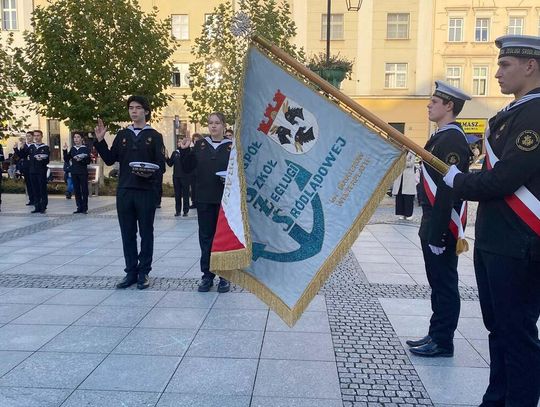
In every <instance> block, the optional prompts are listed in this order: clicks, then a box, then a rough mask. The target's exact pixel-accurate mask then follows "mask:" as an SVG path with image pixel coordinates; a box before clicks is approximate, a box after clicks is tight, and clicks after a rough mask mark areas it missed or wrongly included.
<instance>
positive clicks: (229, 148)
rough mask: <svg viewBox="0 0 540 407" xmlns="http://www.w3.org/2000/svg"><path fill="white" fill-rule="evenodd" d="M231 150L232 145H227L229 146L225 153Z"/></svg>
mask: <svg viewBox="0 0 540 407" xmlns="http://www.w3.org/2000/svg"><path fill="white" fill-rule="evenodd" d="M231 149H232V143H229V145H228V146H227V151H231Z"/></svg>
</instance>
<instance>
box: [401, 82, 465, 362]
mask: <svg viewBox="0 0 540 407" xmlns="http://www.w3.org/2000/svg"><path fill="white" fill-rule="evenodd" d="M435 87H436V88H435V92H434V93H433V96H432V97H431V99H430V102H429V104H428V115H429V120H430V121H432V122H434V123H436V124H437V131H435V133H433V134H432V135H431V137H430V139H429V140H428V142H427V144H426V146H425V147H424V148H425V149H426V150H428V151H430V152H431V153H432V154H433V155H435V156H436V157H437V158H439V159H441V160H442V161H444V162H446V163H447V164H449V165H452V164H455V165H457V166H458V167H459V168H460V169H461V170H462V171H463V172H467V171H468V170H469V159H470V155H471V150H470V148H469V145H468V143H467V138H466V137H465V133H464V132H463V130H462V128H461V126H460V125H459V123H457V122H456V117H457V116H458V115H459V113H460V112H461V110H462V109H463V105H464V104H465V101H466V100H470V99H471V98H470V97H469V96H468V95H466V94H465V93H463V92H462V91H461V90H459V89H457V88H455V87H453V86H450V85H448V84H446V83H443V82H441V81H435ZM418 200H419V202H420V205H421V206H422V221H421V223H420V230H419V232H418V234H419V236H420V241H421V243H422V253H423V255H424V264H425V269H426V274H427V278H428V282H429V285H430V287H431V310H432V315H431V319H430V322H429V331H428V334H427V335H426V336H425V337H424V338H421V339H419V340H409V341H407V345H409V346H410V347H411V348H410V351H411V353H414V354H415V355H419V356H426V357H451V356H453V355H454V331H455V330H456V328H457V324H458V319H459V311H460V299H459V290H458V272H457V265H458V255H457V254H456V245H457V242H458V239H459V238H460V237H461V238H463V237H464V236H459V235H458V234H457V231H458V230H459V227H458V226H457V225H455V229H454V233H455V234H454V233H453V232H452V230H451V229H452V227H451V221H452V216H451V215H452V211H455V212H456V213H457V214H460V215H461V214H462V208H463V211H465V208H466V204H465V203H463V201H461V200H459V199H454V197H453V195H452V190H451V188H449V187H448V186H447V185H446V184H445V183H444V182H443V180H442V175H441V174H439V173H438V172H437V171H435V170H434V169H433V168H431V167H429V166H427V165H422V172H421V176H420V183H419V184H418ZM464 205H465V206H464ZM458 218H461V216H458ZM465 219H466V213H465ZM460 226H461V228H464V224H463V222H460Z"/></svg>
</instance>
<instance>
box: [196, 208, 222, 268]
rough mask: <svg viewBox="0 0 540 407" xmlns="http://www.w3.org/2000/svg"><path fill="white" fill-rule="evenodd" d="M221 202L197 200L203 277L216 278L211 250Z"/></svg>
mask: <svg viewBox="0 0 540 407" xmlns="http://www.w3.org/2000/svg"><path fill="white" fill-rule="evenodd" d="M219 207H220V204H219V203H216V204H213V203H203V202H197V221H198V222H199V245H200V246H201V272H202V273H203V278H214V277H215V276H216V275H215V274H214V273H211V272H210V251H211V249H212V242H213V241H214V235H215V233H216V226H217V220H218V215H219Z"/></svg>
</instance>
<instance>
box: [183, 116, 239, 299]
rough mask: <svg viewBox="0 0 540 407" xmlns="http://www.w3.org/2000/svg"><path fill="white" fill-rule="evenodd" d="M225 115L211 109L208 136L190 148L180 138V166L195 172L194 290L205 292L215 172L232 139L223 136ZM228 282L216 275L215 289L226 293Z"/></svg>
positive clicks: (209, 277)
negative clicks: (197, 269)
mask: <svg viewBox="0 0 540 407" xmlns="http://www.w3.org/2000/svg"><path fill="white" fill-rule="evenodd" d="M225 128H226V123H225V116H224V115H223V113H221V112H214V113H211V114H210V115H209V116H208V130H209V132H210V135H209V136H207V137H205V138H204V139H202V140H198V141H197V142H196V143H195V146H194V147H193V148H190V144H191V140H190V139H189V138H188V137H186V138H184V139H183V140H181V143H180V149H181V156H182V166H183V169H184V171H185V172H188V173H189V172H191V171H195V177H196V184H195V190H196V192H197V220H198V223H199V245H200V247H201V272H202V273H203V275H202V279H201V282H200V283H199V287H198V291H199V292H207V291H209V290H210V288H211V287H212V286H213V285H214V277H215V274H214V273H212V272H211V271H210V251H211V249H212V242H213V240H214V235H215V233H216V227H217V220H218V214H219V208H220V205H221V197H222V195H223V189H224V183H223V180H222V179H221V178H220V177H219V176H218V175H216V172H219V171H225V170H226V169H227V166H228V163H229V154H230V152H231V148H232V141H231V140H229V139H227V138H225ZM229 290H230V283H229V281H227V280H226V279H224V278H222V277H220V279H219V284H218V288H217V291H218V292H220V293H226V292H228V291H229Z"/></svg>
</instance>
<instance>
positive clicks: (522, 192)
mask: <svg viewBox="0 0 540 407" xmlns="http://www.w3.org/2000/svg"><path fill="white" fill-rule="evenodd" d="M488 137H489V129H488V130H487V132H486V137H485V145H486V165H487V168H488V170H491V169H492V168H493V167H494V166H495V164H496V163H497V161H499V158H497V156H496V155H495V153H494V152H493V149H492V148H491V145H490V144H489V140H488ZM504 200H505V201H506V203H507V204H508V206H509V207H510V208H511V209H512V210H513V211H514V213H515V214H516V215H517V216H519V218H520V219H521V220H522V221H523V222H525V223H526V224H527V225H529V227H530V228H531V229H532V230H533V231H534V232H535V233H536V234H537V235H538V236H540V200H538V198H537V197H535V196H534V195H533V194H532V192H531V191H529V190H528V189H527V188H526V187H525V185H522V186H521V187H519V189H518V190H517V191H516V192H514V193H513V194H512V195H508V196H505V197H504Z"/></svg>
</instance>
